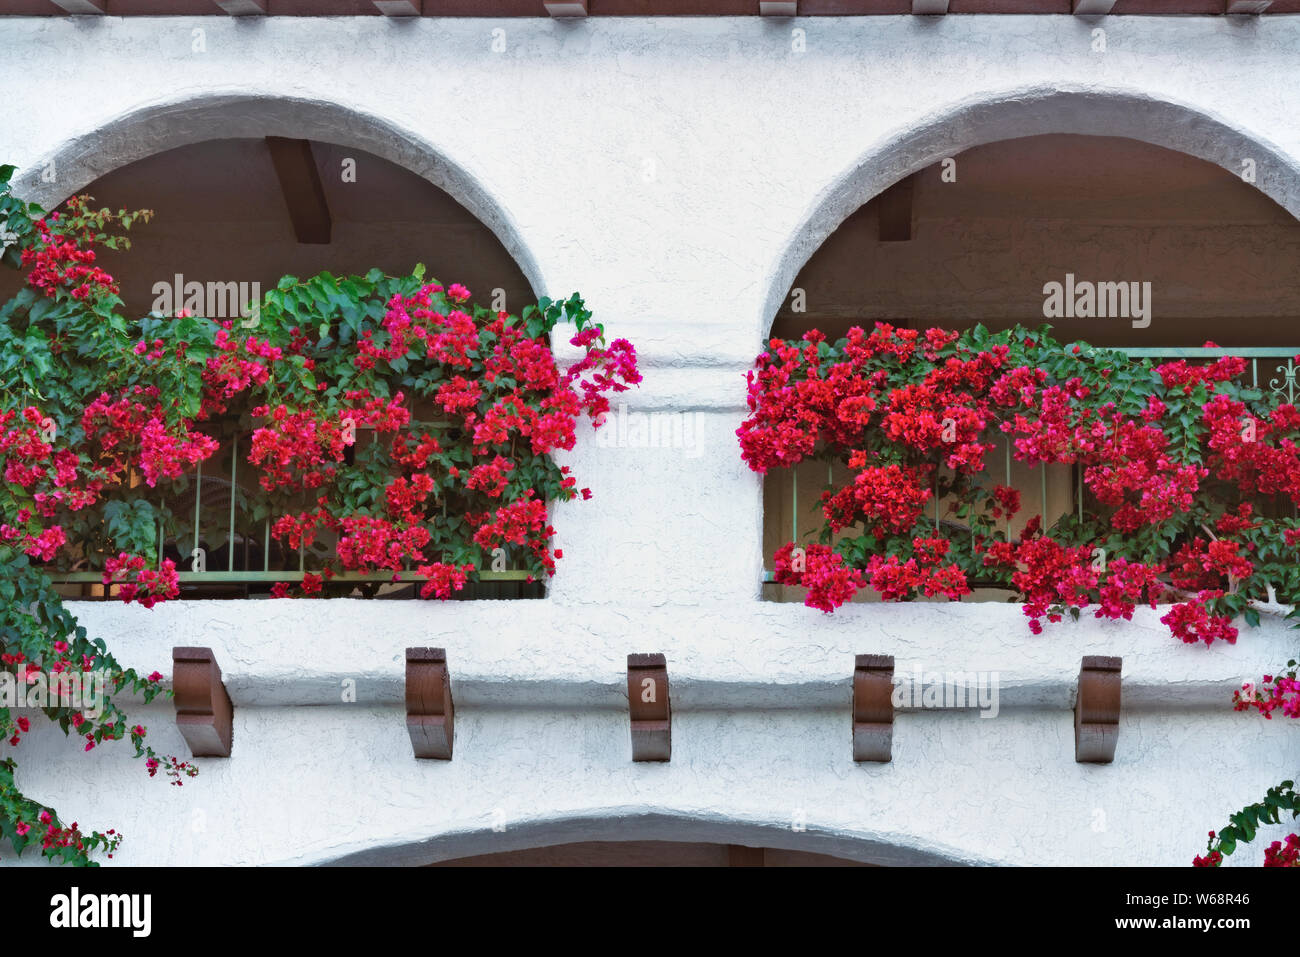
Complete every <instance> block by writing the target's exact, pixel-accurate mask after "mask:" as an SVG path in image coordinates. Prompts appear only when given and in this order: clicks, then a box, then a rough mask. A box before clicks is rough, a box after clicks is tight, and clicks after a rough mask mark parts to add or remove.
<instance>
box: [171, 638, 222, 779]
mask: <svg viewBox="0 0 1300 957" xmlns="http://www.w3.org/2000/svg"><path fill="white" fill-rule="evenodd" d="M172 687H173V690H174V693H175V702H176V726H177V727H178V728H179V729H180V732H181V735H182V736H183V737H184V738H185V743H186V744H187V745H189V748H190V754H192V755H194V757H196V758H228V757H230V746H231V740H232V738H233V734H234V731H233V725H234V716H235V709H234V706H233V705H232V704H231V703H230V695H229V694H227V693H226V686H225V684H223V683H222V681H221V667H220V666H219V665H218V664H217V659H216V657H215V656H214V655H213V654H212V649H211V648H173V649H172Z"/></svg>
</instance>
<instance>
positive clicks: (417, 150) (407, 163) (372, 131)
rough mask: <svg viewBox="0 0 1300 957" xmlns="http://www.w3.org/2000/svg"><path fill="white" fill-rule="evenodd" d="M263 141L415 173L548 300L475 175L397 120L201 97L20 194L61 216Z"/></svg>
mask: <svg viewBox="0 0 1300 957" xmlns="http://www.w3.org/2000/svg"><path fill="white" fill-rule="evenodd" d="M264 136H283V137H289V138H293V139H308V140H315V141H318V142H324V143H333V144H336V145H340V146H345V147H353V148H355V149H359V150H365V151H366V152H368V153H372V154H374V155H375V156H378V157H381V158H382V159H386V160H388V161H389V162H392V163H395V164H396V165H398V166H401V167H404V168H405V169H407V170H410V171H411V172H412V173H415V174H416V175H417V176H419V177H421V178H422V179H425V180H427V181H429V182H430V183H432V184H433V185H434V186H437V187H438V188H439V189H441V190H443V191H444V192H446V193H447V194H448V195H449V196H451V197H452V198H453V199H455V200H456V201H457V202H458V203H460V204H461V205H462V206H464V207H465V208H466V209H467V210H469V212H471V213H472V214H473V215H474V217H475V218H476V219H478V220H479V222H481V223H482V224H483V225H484V226H486V227H487V228H488V229H490V230H491V231H492V233H493V234H494V235H495V236H496V237H497V239H498V240H500V242H501V244H502V246H504V247H505V250H506V252H507V253H509V254H510V256H511V258H513V259H514V261H515V262H516V263H517V264H518V266H519V269H520V271H521V272H522V273H523V274H524V277H525V278H526V279H527V280H528V282H529V285H531V286H532V288H533V290H534V293H535V294H537V295H541V294H542V292H543V291H544V290H545V288H546V286H545V284H544V282H543V275H542V271H541V268H540V266H539V265H538V262H537V260H536V258H535V257H534V255H533V253H532V251H531V250H530V249H529V247H528V245H527V244H526V243H525V242H524V240H523V238H522V236H521V235H520V232H519V229H518V226H517V225H516V223H515V222H514V220H513V219H512V218H511V216H510V214H509V213H508V212H507V211H506V210H505V209H504V208H503V207H502V206H501V204H500V203H499V202H498V201H497V200H496V199H495V198H494V197H493V196H491V195H490V194H489V193H488V191H487V190H486V188H485V187H484V186H483V185H482V184H481V183H480V182H479V181H478V180H477V179H476V178H475V177H474V176H473V175H472V174H471V173H470V172H469V171H468V170H466V169H465V168H464V167H463V166H461V165H460V164H459V163H457V162H456V161H455V160H453V159H451V158H450V157H449V156H447V154H446V152H445V151H443V150H441V149H439V148H438V147H435V146H433V145H432V144H431V143H429V142H428V141H426V140H424V139H422V138H421V137H420V136H418V135H416V134H415V133H413V132H411V131H409V130H406V129H403V128H402V127H400V126H398V125H397V124H395V123H393V122H391V121H389V120H388V119H385V118H383V117H378V116H375V115H372V114H369V113H362V112H358V111H357V110H355V109H352V108H350V107H347V106H343V105H341V104H339V103H336V102H333V101H330V100H322V99H313V98H307V97H294V96H283V95H279V94H265V95H257V94H247V93H238V94H236V93H200V94H198V95H192V96H185V97H183V98H179V99H177V100H175V101H172V102H168V103H161V104H160V103H153V104H149V105H147V106H141V107H137V108H135V109H133V110H130V111H128V112H126V113H123V114H121V115H119V116H117V117H116V118H114V119H113V120H111V121H110V122H108V123H106V124H104V125H103V126H100V127H98V128H97V129H94V130H91V131H89V132H86V133H82V134H80V135H79V136H75V137H73V138H72V139H69V140H67V141H65V142H63V143H62V144H60V145H59V146H57V147H56V148H54V150H53V151H51V152H50V153H48V154H46V155H45V156H43V157H41V158H40V159H39V160H37V161H36V162H35V163H34V164H32V166H31V167H30V168H29V169H28V170H27V171H24V172H25V173H26V174H27V175H23V176H22V180H23V188H22V189H21V190H16V192H21V193H22V194H23V196H24V198H26V199H28V200H30V201H34V202H37V203H40V204H41V205H42V206H44V207H45V208H47V209H52V208H53V207H55V206H56V205H58V204H59V203H61V202H63V200H65V199H67V198H68V197H69V196H73V195H75V194H76V193H77V192H78V191H79V190H82V189H84V188H85V187H86V186H88V185H89V184H90V183H92V182H94V181H95V180H97V179H99V178H100V177H101V176H104V175H105V174H107V173H110V172H112V171H113V170H116V169H119V168H120V167H123V166H127V165H129V164H131V163H134V162H136V161H137V160H141V159H144V158H146V157H149V156H153V155H155V154H157V153H162V152H165V151H166V150H170V149H174V148H176V147H178V146H188V145H192V144H196V143H202V142H206V141H209V140H223V139H240V138H261V137H264ZM51 162H53V163H54V169H55V171H56V174H57V175H56V181H55V182H53V183H46V182H44V181H43V179H42V178H41V177H40V176H32V175H30V174H31V172H32V171H33V170H37V171H39V170H41V169H43V168H47V167H48V164H50V163H51ZM17 183H18V179H17V178H15V184H16V185H17Z"/></svg>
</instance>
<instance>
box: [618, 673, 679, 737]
mask: <svg viewBox="0 0 1300 957" xmlns="http://www.w3.org/2000/svg"><path fill="white" fill-rule="evenodd" d="M627 706H628V712H629V714H630V715H631V717H632V760H633V761H668V760H671V759H672V755H673V726H672V707H671V704H670V702H669V698H668V661H667V659H666V658H665V657H664V656H663V655H658V654H655V655H628V656H627Z"/></svg>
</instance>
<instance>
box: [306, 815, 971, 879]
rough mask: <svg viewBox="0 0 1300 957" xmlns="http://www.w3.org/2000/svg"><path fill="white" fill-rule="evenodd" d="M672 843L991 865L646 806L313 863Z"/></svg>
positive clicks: (856, 837)
mask: <svg viewBox="0 0 1300 957" xmlns="http://www.w3.org/2000/svg"><path fill="white" fill-rule="evenodd" d="M599 841H673V842H682V843H710V844H731V845H746V846H750V847H769V848H780V849H783V850H789V851H804V852H809V853H813V854H821V855H827V856H830V857H836V858H840V859H843V860H849V861H857V862H862V863H866V864H875V865H898V866H942V865H960V864H979V863H988V862H985V861H977V860H972V859H970V858H968V857H965V856H963V855H960V854H957V853H954V852H944V851H943V850H940V849H936V848H933V847H930V848H927V847H926V846H925V843H926V842H924V841H923V840H919V839H913V838H912V837H911V836H896V837H894V838H893V839H891V838H889V837H886V836H883V835H882V836H872V835H871V834H870V832H868V831H863V832H861V833H851V832H848V831H829V830H823V829H819V828H817V827H813V826H811V825H810V826H808V827H807V828H806V829H804V830H799V831H796V830H795V829H794V827H792V826H791V822H790V821H789V820H785V821H781V820H775V819H773V820H756V819H744V818H740V817H726V816H721V815H717V814H699V815H693V814H684V813H674V812H668V811H663V810H652V809H646V808H603V809H598V810H595V811H592V812H590V813H586V814H567V815H557V816H555V817H540V818H535V819H532V820H528V821H524V822H520V823H514V822H511V823H510V824H509V826H508V827H503V828H502V829H501V830H499V831H494V830H493V829H492V827H491V825H490V824H489V825H488V826H485V827H483V828H481V829H473V830H460V831H454V832H450V833H446V834H439V835H434V836H431V837H425V838H416V839H414V840H412V841H410V842H407V843H395V844H388V845H383V846H378V847H372V848H367V849H365V850H359V851H353V852H349V853H345V854H342V855H340V856H338V857H335V858H332V859H328V860H322V861H318V862H317V863H320V864H326V865H367V866H411V865H417V866H418V865H423V864H431V863H436V862H441V861H448V860H454V859H459V858H467V857H473V856H477V855H483V854H493V853H501V852H506V851H517V850H524V849H530V848H538V847H547V846H554V845H561V844H570V843H576V842H599Z"/></svg>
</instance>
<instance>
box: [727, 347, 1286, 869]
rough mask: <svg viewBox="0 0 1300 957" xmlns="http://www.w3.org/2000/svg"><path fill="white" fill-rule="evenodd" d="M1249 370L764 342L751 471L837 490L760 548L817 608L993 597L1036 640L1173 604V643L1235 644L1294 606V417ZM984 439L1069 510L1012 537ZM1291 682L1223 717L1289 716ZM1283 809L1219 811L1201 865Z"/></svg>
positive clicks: (753, 389)
mask: <svg viewBox="0 0 1300 957" xmlns="http://www.w3.org/2000/svg"><path fill="white" fill-rule="evenodd" d="M1207 345H1210V346H1212V345H1213V344H1212V343H1207ZM1245 368H1246V365H1245V360H1244V359H1241V358H1237V357H1233V356H1224V357H1222V358H1219V359H1217V360H1216V361H1213V362H1210V363H1207V364H1194V363H1189V362H1186V361H1183V360H1179V361H1175V362H1167V363H1163V364H1160V363H1156V362H1154V361H1153V360H1148V359H1141V358H1136V359H1135V358H1130V357H1128V356H1127V355H1125V354H1124V353H1122V352H1120V351H1117V350H1113V349H1101V348H1095V347H1092V346H1089V345H1087V344H1086V343H1082V342H1074V343H1061V342H1058V341H1056V340H1055V339H1053V338H1052V337H1051V334H1050V328H1049V327H1047V326H1044V327H1041V328H1038V329H1026V328H1023V327H1017V328H1015V329H1011V330H1007V331H1003V332H997V333H992V332H990V331H988V330H987V329H985V328H984V327H983V326H976V327H975V328H973V329H970V330H967V331H964V332H960V333H958V332H953V331H947V330H942V329H928V330H925V331H923V332H922V331H918V330H911V329H897V328H894V327H892V326H890V325H887V324H883V323H880V324H877V325H876V326H875V328H874V329H873V330H872V331H870V332H867V331H864V330H862V329H860V328H854V329H852V330H851V331H850V332H849V334H848V336H846V337H845V338H842V339H840V340H839V341H837V342H833V343H832V342H830V341H828V340H827V339H826V337H825V336H824V335H822V334H821V333H819V332H817V331H812V332H809V333H808V334H807V335H805V336H804V337H803V339H802V340H798V341H785V340H780V339H773V340H772V341H771V342H770V343H769V345H768V348H767V349H766V350H765V351H764V352H763V353H762V354H761V355H759V356H758V358H757V360H756V363H755V368H754V369H753V370H752V371H751V372H750V373H749V409H750V415H749V416H748V418H747V419H746V420H745V422H744V423H743V424H742V425H741V427H740V428H739V429H738V430H737V434H738V437H739V440H740V446H741V453H742V455H743V457H744V459H745V461H746V462H747V463H748V464H749V466H750V467H751V468H752V469H753V470H755V471H757V472H768V471H771V470H779V469H788V468H794V467H795V466H796V465H798V463H800V462H802V461H805V460H810V459H816V460H821V461H826V462H830V463H833V464H836V465H839V466H841V467H842V468H843V469H844V470H845V471H846V474H847V476H848V478H847V479H846V480H845V481H843V482H841V483H837V484H833V485H830V486H828V487H827V488H826V489H825V491H824V492H823V493H822V495H821V499H820V503H819V504H820V529H819V531H818V533H817V534H816V540H815V541H801V542H796V541H791V542H788V543H786V544H785V545H784V546H783V547H782V548H781V549H780V550H779V551H778V552H777V553H776V555H775V581H776V582H777V583H779V584H784V585H793V586H800V587H803V588H805V589H806V590H807V591H806V598H805V604H807V605H809V606H810V607H813V608H818V609H821V610H822V611H824V612H827V613H830V612H833V611H834V610H835V609H836V608H838V607H840V606H841V605H843V604H844V603H845V602H848V601H850V600H852V599H853V597H854V596H855V595H856V594H857V593H858V592H860V591H861V590H863V589H872V590H874V591H875V592H877V593H878V594H879V595H880V597H881V598H882V599H884V600H888V601H902V600H910V599H915V598H922V597H925V598H929V597H935V596H945V597H947V598H949V599H951V600H960V599H962V598H963V597H964V596H967V595H969V594H971V592H972V590H973V589H974V588H975V587H992V588H999V589H1004V590H1006V591H1008V592H1010V593H1012V594H1013V595H1015V596H1016V597H1018V599H1019V600H1020V601H1022V602H1023V603H1024V613H1025V615H1026V616H1027V617H1028V619H1029V627H1030V628H1031V629H1032V630H1033V631H1034V633H1036V634H1037V633H1041V631H1042V630H1043V625H1042V622H1043V621H1044V620H1046V621H1048V622H1058V621H1061V620H1062V618H1063V617H1064V616H1065V615H1067V614H1068V615H1070V616H1071V617H1073V618H1075V619H1077V618H1078V617H1079V616H1080V614H1081V613H1082V611H1083V610H1085V609H1092V611H1093V614H1094V615H1095V616H1096V617H1098V618H1111V619H1118V618H1124V619H1128V618H1131V617H1132V614H1133V612H1134V610H1135V609H1136V607H1137V606H1138V605H1139V604H1147V605H1150V606H1152V607H1155V606H1156V605H1157V603H1158V602H1167V603H1169V608H1168V611H1167V612H1166V613H1165V614H1164V615H1163V616H1162V618H1161V621H1162V622H1163V623H1164V624H1165V625H1166V626H1167V627H1168V628H1169V630H1170V632H1171V633H1172V634H1173V635H1174V636H1175V637H1177V638H1178V639H1180V640H1181V641H1184V642H1188V643H1197V642H1205V643H1206V644H1207V645H1209V644H1212V643H1213V642H1215V641H1226V642H1229V643H1233V642H1235V641H1236V640H1237V637H1238V627H1237V624H1236V622H1237V621H1238V620H1244V621H1245V622H1246V623H1248V624H1250V625H1256V624H1258V622H1259V615H1260V607H1259V606H1260V604H1261V603H1264V602H1271V601H1273V600H1276V601H1280V602H1283V603H1286V604H1291V605H1295V604H1296V603H1297V601H1298V600H1300V562H1297V560H1296V559H1297V546H1298V545H1300V520H1297V518H1296V517H1295V516H1296V507H1297V505H1300V447H1297V444H1296V443H1297V439H1300V411H1298V410H1297V409H1296V408H1295V407H1294V406H1293V405H1291V404H1289V403H1283V402H1279V401H1278V400H1277V397H1275V396H1266V395H1265V394H1264V393H1263V392H1262V391H1261V390H1259V389H1258V388H1255V387H1253V386H1250V385H1247V384H1245V383H1244V382H1243V381H1242V377H1243V373H1244V371H1245ZM999 437H1005V441H1007V442H1009V443H1010V448H1011V454H1012V455H1013V456H1014V458H1015V459H1016V460H1017V461H1019V462H1023V463H1028V464H1033V465H1044V466H1046V465H1068V466H1072V467H1073V468H1074V469H1076V470H1077V474H1078V477H1079V479H1080V485H1081V488H1082V490H1083V493H1084V494H1083V496H1082V502H1081V503H1080V507H1079V508H1078V509H1077V510H1075V511H1071V512H1069V513H1067V514H1064V515H1061V516H1058V517H1055V518H1051V517H1049V516H1044V515H1034V516H1031V517H1030V518H1029V520H1028V522H1027V523H1026V524H1025V525H1024V527H1023V529H1022V530H1021V531H1020V532H1019V534H1016V535H1013V534H1011V533H1010V528H1011V522H1010V520H1011V518H1012V516H1014V515H1015V514H1016V513H1018V512H1019V511H1020V510H1021V508H1022V503H1021V501H1020V494H1019V492H1018V491H1017V490H1016V489H1015V488H1012V487H1009V486H1007V485H1002V484H999V483H998V482H997V481H996V480H995V479H994V478H993V477H992V475H991V474H990V472H991V471H992V470H991V469H990V468H989V466H988V460H989V456H990V455H991V453H992V452H993V451H994V450H995V448H996V447H997V446H996V443H995V440H996V439H997V438H999ZM1049 522H1050V523H1049ZM1294 614H1295V613H1294V612H1293V613H1292V616H1294ZM1291 668H1292V670H1291V671H1290V672H1289V673H1288V675H1287V676H1286V677H1274V676H1265V677H1264V681H1263V682H1262V683H1261V684H1260V686H1259V689H1258V690H1257V691H1255V692H1253V693H1252V695H1251V697H1250V698H1249V700H1243V699H1242V697H1241V695H1240V694H1239V695H1238V701H1237V706H1238V708H1239V709H1244V708H1246V707H1254V708H1257V709H1258V710H1260V711H1261V712H1262V713H1263V714H1264V716H1265V717H1269V716H1271V712H1272V711H1274V710H1278V709H1280V710H1281V712H1282V713H1283V714H1285V715H1287V716H1289V717H1297V716H1300V695H1297V688H1298V687H1300V686H1297V684H1296V681H1295V670H1294V662H1292V664H1291ZM1291 794H1292V792H1291V791H1290V785H1289V783H1288V784H1286V785H1283V786H1281V788H1280V789H1275V792H1270V795H1269V797H1268V798H1267V799H1266V801H1265V803H1264V804H1263V805H1259V806H1257V807H1258V808H1263V809H1264V810H1260V811H1258V812H1256V811H1253V810H1252V809H1249V808H1248V809H1246V810H1244V811H1243V812H1241V813H1240V814H1239V815H1237V816H1234V818H1233V822H1234V823H1233V825H1232V827H1231V828H1227V829H1224V830H1223V831H1220V832H1219V833H1218V837H1217V839H1216V838H1213V837H1212V841H1211V843H1212V847H1211V851H1212V852H1213V853H1212V854H1211V855H1210V856H1211V857H1215V854H1218V855H1219V856H1218V857H1215V860H1214V862H1215V863H1217V861H1218V860H1220V859H1221V856H1222V854H1228V853H1231V851H1232V847H1233V845H1234V843H1235V842H1239V841H1243V840H1249V839H1250V838H1251V837H1253V835H1254V826H1255V824H1257V823H1259V822H1260V821H1262V820H1264V819H1266V818H1267V819H1270V820H1273V821H1276V820H1277V812H1278V811H1279V810H1286V809H1290V810H1294V806H1293V803H1287V802H1288V801H1291V802H1293V801H1294V797H1293V796H1291V797H1288V795H1291ZM1248 825H1249V826H1248ZM1225 834H1226V835H1227V837H1226V838H1225ZM1216 840H1217V845H1216V844H1215V841H1216ZM1287 840H1288V844H1287V846H1286V848H1282V847H1281V845H1278V846H1277V847H1275V848H1273V849H1270V852H1269V853H1270V860H1271V861H1277V862H1283V861H1284V862H1287V863H1295V860H1296V842H1297V841H1298V840H1300V839H1297V838H1296V837H1295V835H1292V837H1290V838H1288V839H1287ZM1198 860H1200V859H1198Z"/></svg>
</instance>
